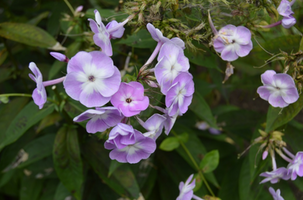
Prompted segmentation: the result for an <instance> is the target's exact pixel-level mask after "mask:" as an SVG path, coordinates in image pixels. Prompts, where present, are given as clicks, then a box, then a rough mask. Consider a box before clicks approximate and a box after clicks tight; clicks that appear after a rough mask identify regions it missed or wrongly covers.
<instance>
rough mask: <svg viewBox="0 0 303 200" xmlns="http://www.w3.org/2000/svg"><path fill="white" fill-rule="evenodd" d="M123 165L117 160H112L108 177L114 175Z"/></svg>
mask: <svg viewBox="0 0 303 200" xmlns="http://www.w3.org/2000/svg"><path fill="white" fill-rule="evenodd" d="M121 165H122V163H119V162H118V161H116V160H112V161H111V162H110V165H109V171H108V177H110V176H111V175H112V173H113V172H114V171H115V170H116V169H117V168H118V167H120V166H121Z"/></svg>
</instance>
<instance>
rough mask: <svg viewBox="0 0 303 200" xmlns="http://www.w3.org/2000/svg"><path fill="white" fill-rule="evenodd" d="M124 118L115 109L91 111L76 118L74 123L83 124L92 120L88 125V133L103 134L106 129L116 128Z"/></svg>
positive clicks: (107, 108)
mask: <svg viewBox="0 0 303 200" xmlns="http://www.w3.org/2000/svg"><path fill="white" fill-rule="evenodd" d="M122 118H123V116H122V115H121V113H120V112H119V111H118V110H117V108H114V107H103V108H96V110H93V109H90V110H87V111H85V112H83V113H82V114H80V115H79V116H77V117H75V118H74V122H82V121H85V120H88V119H90V120H89V121H88V122H87V124H86V131H87V132H88V133H96V132H103V131H105V130H106V129H108V128H110V127H113V126H116V125H117V124H118V123H119V122H120V121H121V120H122Z"/></svg>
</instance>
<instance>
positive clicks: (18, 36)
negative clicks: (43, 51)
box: [0, 22, 65, 51]
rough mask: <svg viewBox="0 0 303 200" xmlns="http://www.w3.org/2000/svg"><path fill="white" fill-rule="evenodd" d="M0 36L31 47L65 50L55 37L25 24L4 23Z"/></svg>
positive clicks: (1, 25)
mask: <svg viewBox="0 0 303 200" xmlns="http://www.w3.org/2000/svg"><path fill="white" fill-rule="evenodd" d="M0 36H1V37H4V38H6V39H9V40H14V41H16V42H20V43H23V44H27V45H30V46H36V47H43V48H49V49H53V50H57V51H58V50H65V48H64V47H63V46H61V45H60V43H59V42H57V41H56V40H55V39H54V38H53V36H51V35H50V34H48V33H47V32H46V31H44V30H43V29H41V28H39V27H37V26H34V25H31V24H23V23H11V22H4V23H1V24H0Z"/></svg>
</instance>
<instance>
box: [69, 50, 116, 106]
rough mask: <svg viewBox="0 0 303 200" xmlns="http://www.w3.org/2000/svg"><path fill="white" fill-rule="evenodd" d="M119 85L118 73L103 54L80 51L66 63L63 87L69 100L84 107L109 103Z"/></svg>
mask: <svg viewBox="0 0 303 200" xmlns="http://www.w3.org/2000/svg"><path fill="white" fill-rule="evenodd" d="M120 83H121V75H120V72H119V70H118V69H117V67H115V66H114V64H113V61H112V59H111V58H110V57H108V56H107V55H106V54H105V53H103V52H100V51H92V52H89V53H87V52H84V51H80V52H78V53H77V54H76V55H75V56H74V57H72V58H71V59H70V61H69V62H68V65H67V75H66V79H65V80H64V82H63V85H64V88H65V90H66V93H67V94H68V95H69V96H70V97H71V98H73V99H75V100H77V101H80V102H81V103H82V104H83V105H85V106H86V107H100V106H103V105H104V104H106V103H107V102H109V100H110V98H111V96H112V95H113V94H115V93H116V92H117V91H118V89H119V86H120Z"/></svg>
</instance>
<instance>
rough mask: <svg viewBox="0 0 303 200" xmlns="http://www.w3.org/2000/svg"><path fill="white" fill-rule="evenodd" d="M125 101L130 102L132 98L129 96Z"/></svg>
mask: <svg viewBox="0 0 303 200" xmlns="http://www.w3.org/2000/svg"><path fill="white" fill-rule="evenodd" d="M125 101H126V103H131V102H132V101H133V100H132V99H131V98H127V99H126V100H125Z"/></svg>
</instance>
